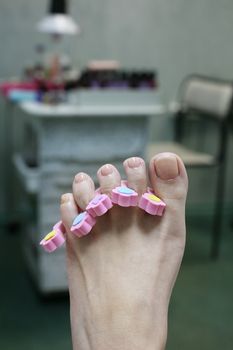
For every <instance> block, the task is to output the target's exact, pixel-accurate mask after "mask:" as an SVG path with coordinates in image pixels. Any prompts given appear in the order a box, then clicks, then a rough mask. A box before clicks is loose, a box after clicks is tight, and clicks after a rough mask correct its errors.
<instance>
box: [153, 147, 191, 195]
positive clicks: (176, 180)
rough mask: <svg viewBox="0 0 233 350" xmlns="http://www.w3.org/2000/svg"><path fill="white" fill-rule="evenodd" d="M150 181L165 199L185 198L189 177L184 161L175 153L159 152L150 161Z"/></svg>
mask: <svg viewBox="0 0 233 350" xmlns="http://www.w3.org/2000/svg"><path fill="white" fill-rule="evenodd" d="M149 173H150V181H151V185H152V187H153V189H154V191H155V193H156V194H157V195H158V196H159V197H161V198H162V199H164V200H166V199H167V200H169V199H171V200H176V199H183V200H185V198H186V195H187V189H188V177H187V173H186V170H185V166H184V163H183V162H182V160H181V159H180V157H178V156H177V155H176V154H174V153H159V154H157V155H156V156H155V157H153V158H152V159H151V161H150V169H149Z"/></svg>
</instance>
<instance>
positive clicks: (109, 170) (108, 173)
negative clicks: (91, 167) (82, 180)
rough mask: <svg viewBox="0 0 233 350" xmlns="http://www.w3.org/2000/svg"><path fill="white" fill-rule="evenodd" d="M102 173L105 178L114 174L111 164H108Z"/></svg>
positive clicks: (102, 169)
mask: <svg viewBox="0 0 233 350" xmlns="http://www.w3.org/2000/svg"><path fill="white" fill-rule="evenodd" d="M100 172H101V175H103V176H108V175H111V174H112V173H113V166H112V165H111V164H106V165H104V166H103V167H102V168H101V170H100Z"/></svg>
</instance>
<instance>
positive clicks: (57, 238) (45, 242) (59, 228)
mask: <svg viewBox="0 0 233 350" xmlns="http://www.w3.org/2000/svg"><path fill="white" fill-rule="evenodd" d="M65 233H66V230H65V227H64V225H63V223H62V221H59V222H57V223H56V224H55V225H54V226H53V230H52V231H51V232H50V233H49V234H47V235H46V236H45V237H44V238H43V239H42V241H41V242H40V245H41V246H42V247H43V249H44V250H45V251H46V252H48V253H51V252H53V251H55V250H56V249H57V248H59V247H61V246H62V245H63V244H64V243H65V240H66V238H65Z"/></svg>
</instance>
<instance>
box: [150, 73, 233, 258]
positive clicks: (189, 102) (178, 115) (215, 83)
mask: <svg viewBox="0 0 233 350" xmlns="http://www.w3.org/2000/svg"><path fill="white" fill-rule="evenodd" d="M176 107H177V108H176V111H175V113H174V117H175V141H174V142H169V143H168V142H160V143H152V144H150V145H149V147H148V153H147V156H148V159H150V158H151V156H153V155H154V154H156V153H159V152H166V151H168V152H174V153H176V154H178V155H179V156H180V157H181V158H182V159H183V161H184V163H185V165H186V167H187V168H191V167H192V168H195V167H196V168H200V167H202V168H210V167H215V168H216V169H217V181H216V194H215V203H214V218H213V229H212V242H211V258H213V259H216V258H217V257H218V255H219V245H220V236H221V226H222V216H223V201H224V186H225V171H226V156H227V142H228V132H229V130H228V129H229V127H228V126H229V123H228V122H229V120H230V118H231V116H232V113H233V84H232V82H229V81H223V80H217V79H213V78H209V77H205V76H200V75H190V76H188V77H187V78H186V79H185V80H184V81H183V82H182V84H181V87H180V89H179V98H178V103H177V104H176ZM193 118H195V119H196V120H198V123H199V125H200V126H201V128H202V133H203V132H204V131H207V132H208V130H205V127H204V125H206V124H205V123H206V122H207V121H208V122H209V121H214V122H215V123H216V124H217V127H218V129H217V132H218V139H217V143H216V152H215V154H210V153H208V152H203V151H202V149H201V150H194V149H192V148H190V147H186V146H185V145H184V139H185V125H187V124H186V122H190V120H192V119H193ZM189 132H190V130H189ZM205 138H208V136H207V137H206V136H205ZM199 148H200V145H199Z"/></svg>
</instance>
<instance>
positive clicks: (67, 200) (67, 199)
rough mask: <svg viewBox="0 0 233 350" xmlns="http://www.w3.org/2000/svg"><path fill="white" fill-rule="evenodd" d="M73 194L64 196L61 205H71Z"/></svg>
mask: <svg viewBox="0 0 233 350" xmlns="http://www.w3.org/2000/svg"><path fill="white" fill-rule="evenodd" d="M71 196H72V195H71V194H68V193H66V194H63V195H62V196H61V204H66V203H69V202H70V200H71Z"/></svg>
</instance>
